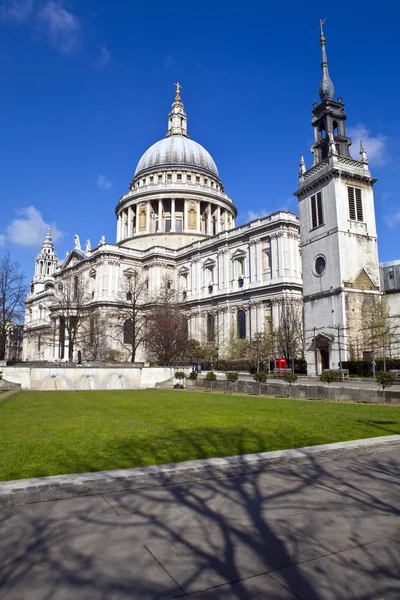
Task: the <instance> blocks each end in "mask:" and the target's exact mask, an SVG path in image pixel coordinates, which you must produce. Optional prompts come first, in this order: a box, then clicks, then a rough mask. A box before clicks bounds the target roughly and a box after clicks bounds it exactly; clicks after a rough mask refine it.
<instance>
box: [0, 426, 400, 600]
mask: <svg viewBox="0 0 400 600" xmlns="http://www.w3.org/2000/svg"><path fill="white" fill-rule="evenodd" d="M329 446H335V447H334V448H330V449H326V450H325V451H319V452H318V451H315V448H314V452H311V451H310V452H304V451H284V452H287V454H286V455H281V456H280V457H277V456H276V455H277V454H278V453H268V454H275V457H270V459H271V460H270V461H268V460H267V458H266V457H265V456H264V455H258V456H259V460H257V458H256V456H257V455H255V456H253V459H250V458H248V460H246V457H233V459H228V460H226V461H225V462H224V460H222V459H216V460H217V461H219V462H215V461H214V462H210V461H208V462H207V461H195V462H192V463H190V464H192V467H190V464H189V463H183V464H180V465H175V466H173V467H172V466H170V467H169V468H168V467H167V466H165V467H161V468H156V467H153V468H148V469H142V470H128V471H129V474H127V473H126V471H121V472H116V473H115V472H114V474H115V476H114V478H112V477H111V475H110V474H99V475H98V476H97V477H96V474H82V475H76V476H64V477H66V478H67V479H66V481H65V479H62V478H58V481H59V483H58V484H56V483H55V481H54V480H53V482H52V483H46V480H41V481H36V483H37V485H36V488H35V489H32V485H30V484H27V483H26V482H19V485H17V484H18V482H12V483H10V484H1V486H0V500H1V502H2V508H1V509H0V554H1V557H2V559H1V561H0V598H1V599H3V598H4V600H50V599H51V600H67V599H70V600H92V599H93V600H95V599H96V600H98V599H101V600H128V599H130V600H136V599H165V600H167V599H172V598H179V597H186V596H188V597H190V598H193V599H197V600H213V599H215V600H216V599H219V598H222V599H224V600H233V599H246V600H247V599H248V600H250V599H252V600H254V599H261V598H262V599H268V600H270V599H272V600H275V599H276V600H294V599H296V598H297V599H301V600H338V599H340V600H342V599H343V600H352V599H354V600H355V599H357V600H398V599H399V598H400V515H399V513H400V476H399V475H400V453H399V449H400V436H390V438H380V439H375V440H374V441H371V440H369V441H362V442H360V443H359V444H358V446H357V443H356V442H350V443H347V447H346V445H345V444H342V445H329ZM290 452H291V453H292V455H291V456H290V454H289V453H290ZM346 452H347V454H346ZM204 463H206V464H204ZM190 469H191V470H190ZM133 471H135V472H136V475H135V476H134V475H133ZM139 471H141V474H139ZM123 473H125V475H128V476H125V477H121V476H120V475H122V474H123ZM68 477H70V479H68ZM74 477H75V479H73V478H74ZM90 478H92V479H90ZM52 479H53V478H52ZM190 479H192V481H190ZM74 481H75V483H74ZM47 482H48V480H47ZM13 485H14V486H16V487H14V488H13V487H12V486H13ZM7 486H8V487H7ZM96 486H97V488H96ZM13 489H14V490H15V491H13ZM57 494H58V496H57ZM57 497H58V498H59V499H54V498H57ZM35 499H36V500H35Z"/></svg>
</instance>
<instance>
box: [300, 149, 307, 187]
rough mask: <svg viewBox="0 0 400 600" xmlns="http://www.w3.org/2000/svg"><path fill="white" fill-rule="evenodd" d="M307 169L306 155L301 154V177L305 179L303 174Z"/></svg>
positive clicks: (301, 179)
mask: <svg viewBox="0 0 400 600" xmlns="http://www.w3.org/2000/svg"><path fill="white" fill-rule="evenodd" d="M306 171H307V168H306V163H305V162H304V156H303V155H302V154H300V164H299V179H300V181H303V175H304V173H305V172H306Z"/></svg>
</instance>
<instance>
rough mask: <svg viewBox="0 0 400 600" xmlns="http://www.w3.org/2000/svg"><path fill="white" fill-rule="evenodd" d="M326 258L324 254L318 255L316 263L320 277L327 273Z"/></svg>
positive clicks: (316, 272) (316, 270)
mask: <svg viewBox="0 0 400 600" xmlns="http://www.w3.org/2000/svg"><path fill="white" fill-rule="evenodd" d="M325 269H326V260H325V257H324V256H317V258H316V259H315V263H314V271H315V274H316V275H318V276H319V277H320V276H321V275H323V274H324V273H325Z"/></svg>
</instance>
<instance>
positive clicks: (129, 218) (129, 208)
mask: <svg viewBox="0 0 400 600" xmlns="http://www.w3.org/2000/svg"><path fill="white" fill-rule="evenodd" d="M131 236H132V207H131V206H128V237H131Z"/></svg>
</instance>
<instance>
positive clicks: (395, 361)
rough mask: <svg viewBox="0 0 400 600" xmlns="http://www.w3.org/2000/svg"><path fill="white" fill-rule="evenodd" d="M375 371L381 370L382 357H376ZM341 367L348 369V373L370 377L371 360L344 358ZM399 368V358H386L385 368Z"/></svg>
mask: <svg viewBox="0 0 400 600" xmlns="http://www.w3.org/2000/svg"><path fill="white" fill-rule="evenodd" d="M375 362H376V369H375V371H376V372H378V371H383V370H384V369H383V359H381V358H377V359H376V361H375ZM342 368H343V369H348V370H349V375H355V376H356V377H372V361H370V360H346V361H343V362H342ZM390 369H399V370H400V359H399V358H387V359H386V370H387V371H389V370H390Z"/></svg>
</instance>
